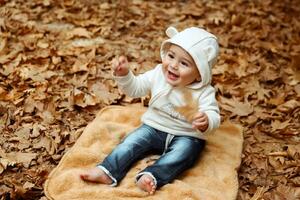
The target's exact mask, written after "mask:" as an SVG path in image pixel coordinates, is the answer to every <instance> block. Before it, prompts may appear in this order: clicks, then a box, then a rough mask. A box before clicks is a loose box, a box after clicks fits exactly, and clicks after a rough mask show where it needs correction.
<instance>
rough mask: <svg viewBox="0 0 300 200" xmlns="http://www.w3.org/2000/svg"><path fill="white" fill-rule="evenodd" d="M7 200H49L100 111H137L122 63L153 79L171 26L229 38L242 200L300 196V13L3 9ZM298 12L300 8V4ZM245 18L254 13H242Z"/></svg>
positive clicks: (152, 7)
mask: <svg viewBox="0 0 300 200" xmlns="http://www.w3.org/2000/svg"><path fill="white" fill-rule="evenodd" d="M0 4H2V5H1V7H0V131H1V134H0V199H1V200H2V199H22V198H23V199H39V198H41V199H44V198H45V197H44V196H43V188H42V184H43V182H44V180H45V178H46V176H47V174H48V173H49V172H50V171H51V170H52V169H53V168H54V167H55V166H56V165H57V164H58V162H59V160H60V159H61V157H62V156H63V155H64V153H65V152H66V151H67V150H68V149H69V148H70V147H71V146H72V145H73V144H74V142H75V141H76V139H77V138H78V137H79V136H80V134H81V132H82V130H83V129H84V127H85V126H86V125H87V124H88V123H89V122H90V121H91V120H92V119H93V118H94V116H95V114H96V113H97V111H98V110H99V109H100V108H103V107H105V106H107V105H111V104H121V105H127V104H130V103H136V102H140V101H141V102H142V103H143V104H145V105H147V102H148V100H149V97H145V98H142V99H132V98H130V97H127V96H124V95H123V94H121V93H120V92H119V91H118V89H117V87H116V84H115V82H114V81H113V80H112V79H111V69H110V61H111V60H112V58H113V57H114V56H116V55H122V54H125V55H127V56H128V58H129V60H130V63H131V67H132V70H134V72H135V73H142V72H145V71H146V70H149V69H151V68H152V67H154V66H155V64H157V63H158V62H159V60H160V58H159V48H160V43H161V41H163V40H164V39H165V38H166V36H165V35H164V30H165V29H166V28H167V27H168V26H169V25H173V26H176V27H177V28H178V29H179V30H180V29H182V28H184V27H188V26H200V27H205V28H207V29H208V30H209V31H211V32H213V33H214V34H216V35H217V36H218V38H219V42H220V47H221V52H220V58H219V61H218V64H217V66H216V67H215V68H214V69H213V74H214V80H213V84H214V86H215V88H216V89H217V98H218V101H219V103H220V107H221V111H222V117H223V119H224V120H225V119H230V120H232V121H234V122H236V123H239V124H241V125H243V126H244V127H245V131H244V136H245V137H244V138H245V141H244V151H243V158H242V164H241V168H240V171H239V181H240V190H239V194H238V199H241V200H244V199H245V200H246V199H251V198H252V200H254V199H266V200H273V199H297V198H299V195H300V191H299V186H300V177H299V166H300V163H299V160H300V147H299V144H298V143H299V130H300V127H299V126H300V125H299V121H300V103H299V99H300V69H299V66H300V45H299V44H300V38H299V31H300V19H299V18H300V17H299V15H298V13H299V12H300V10H299V8H298V7H299V6H298V5H296V2H290V1H287V2H286V1H284V0H283V1H280V2H279V1H276V2H271V1H263V2H254V1H253V2H246V1H245V2H243V1H216V2H213V1H203V2H202V1H174V2H160V1H157V2H156V1H149V2H146V1H139V0H137V1H125V0H122V1H121V0H120V1H116V2H115V3H109V2H105V1H101V3H99V2H98V1H93V0H91V1H83V0H82V1H79V0H78V1H64V2H60V1H51V0H40V1H25V2H24V1H17V0H13V1H7V2H6V1H1V2H0ZM294 4H295V5H294ZM240 11H243V12H240Z"/></svg>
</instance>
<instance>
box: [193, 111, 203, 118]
mask: <svg viewBox="0 0 300 200" xmlns="http://www.w3.org/2000/svg"><path fill="white" fill-rule="evenodd" d="M204 116H205V115H204V114H203V113H202V112H198V113H196V114H195V116H194V119H197V118H202V117H204Z"/></svg>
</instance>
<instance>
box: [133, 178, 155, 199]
mask: <svg viewBox="0 0 300 200" xmlns="http://www.w3.org/2000/svg"><path fill="white" fill-rule="evenodd" d="M137 185H138V187H139V188H140V189H142V190H144V191H146V192H148V193H149V194H154V192H155V189H156V186H155V184H154V180H153V178H152V177H151V176H150V175H148V174H144V175H143V176H142V177H141V178H140V179H139V180H138V182H137Z"/></svg>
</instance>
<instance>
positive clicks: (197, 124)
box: [193, 122, 207, 128]
mask: <svg viewBox="0 0 300 200" xmlns="http://www.w3.org/2000/svg"><path fill="white" fill-rule="evenodd" d="M206 125H207V123H206V122H195V123H193V126H195V127H197V128H201V127H204V126H206Z"/></svg>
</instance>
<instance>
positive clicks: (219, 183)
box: [44, 106, 243, 200]
mask: <svg viewBox="0 0 300 200" xmlns="http://www.w3.org/2000/svg"><path fill="white" fill-rule="evenodd" d="M144 111H145V108H143V107H136V106H134V107H121V106H109V107H106V108H104V109H103V110H101V111H100V112H99V114H98V115H97V117H96V118H95V120H94V121H92V122H91V123H90V124H89V125H88V126H87V127H86V128H85V130H84V132H83V133H82V135H81V136H80V138H79V139H78V140H77V141H76V143H75V144H74V146H73V147H72V148H71V149H70V150H69V151H68V152H67V153H66V154H65V155H64V156H63V158H62V159H61V161H60V163H59V165H58V166H57V167H56V168H55V169H54V170H53V171H52V172H51V173H50V175H49V177H48V179H47V180H46V182H45V185H44V191H45V194H46V196H47V197H48V198H49V199H53V200H73V199H74V200H75V199H76V200H96V199H97V200H102V199H103V200H109V199H111V200H119V199H120V200H125V199H126V200H135V199H147V200H152V199H155V200H169V199H170V200H200V199H201V200H203V199H204V200H212V199H215V200H234V199H236V195H237V191H238V179H237V169H238V167H239V165H240V162H241V151H242V143H243V135H242V128H241V127H239V126H237V125H234V124H231V123H229V122H226V123H223V124H222V125H221V127H220V128H219V129H218V130H217V131H216V132H215V133H213V134H211V135H210V136H209V138H208V142H207V146H206V148H205V150H204V152H203V153H202V156H201V158H200V159H199V161H198V163H197V164H196V165H195V166H194V167H193V168H191V169H189V170H187V171H185V172H184V173H183V174H182V175H180V176H179V177H178V178H177V179H176V180H175V181H173V182H172V183H170V184H167V185H165V186H163V187H161V188H160V189H158V190H157V191H156V192H155V194H154V195H148V194H147V193H146V192H144V191H142V190H140V189H139V188H138V187H137V186H136V185H135V179H134V178H135V175H136V174H137V172H138V171H140V170H141V169H143V168H145V167H146V166H147V165H149V164H151V163H152V162H153V161H154V160H155V159H157V156H156V155H152V156H149V157H147V158H144V159H143V160H141V161H139V162H137V163H136V164H135V165H134V166H133V167H132V168H131V170H130V171H129V172H128V174H127V175H126V176H125V177H124V179H123V180H122V181H121V182H120V184H119V185H118V186H117V187H111V186H108V185H102V184H95V183H87V182H84V181H82V180H81V179H80V178H79V174H80V173H81V172H83V170H85V169H87V168H91V167H93V166H95V165H96V164H97V163H98V162H99V161H102V160H103V159H104V157H105V156H106V155H107V154H108V153H110V151H111V150H112V149H113V148H114V147H115V146H116V145H117V144H118V143H119V141H120V140H121V139H122V138H123V137H124V136H125V135H126V134H127V133H128V132H129V131H131V130H132V129H134V128H136V127H137V126H139V125H140V117H141V115H142V114H143V113H144Z"/></svg>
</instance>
